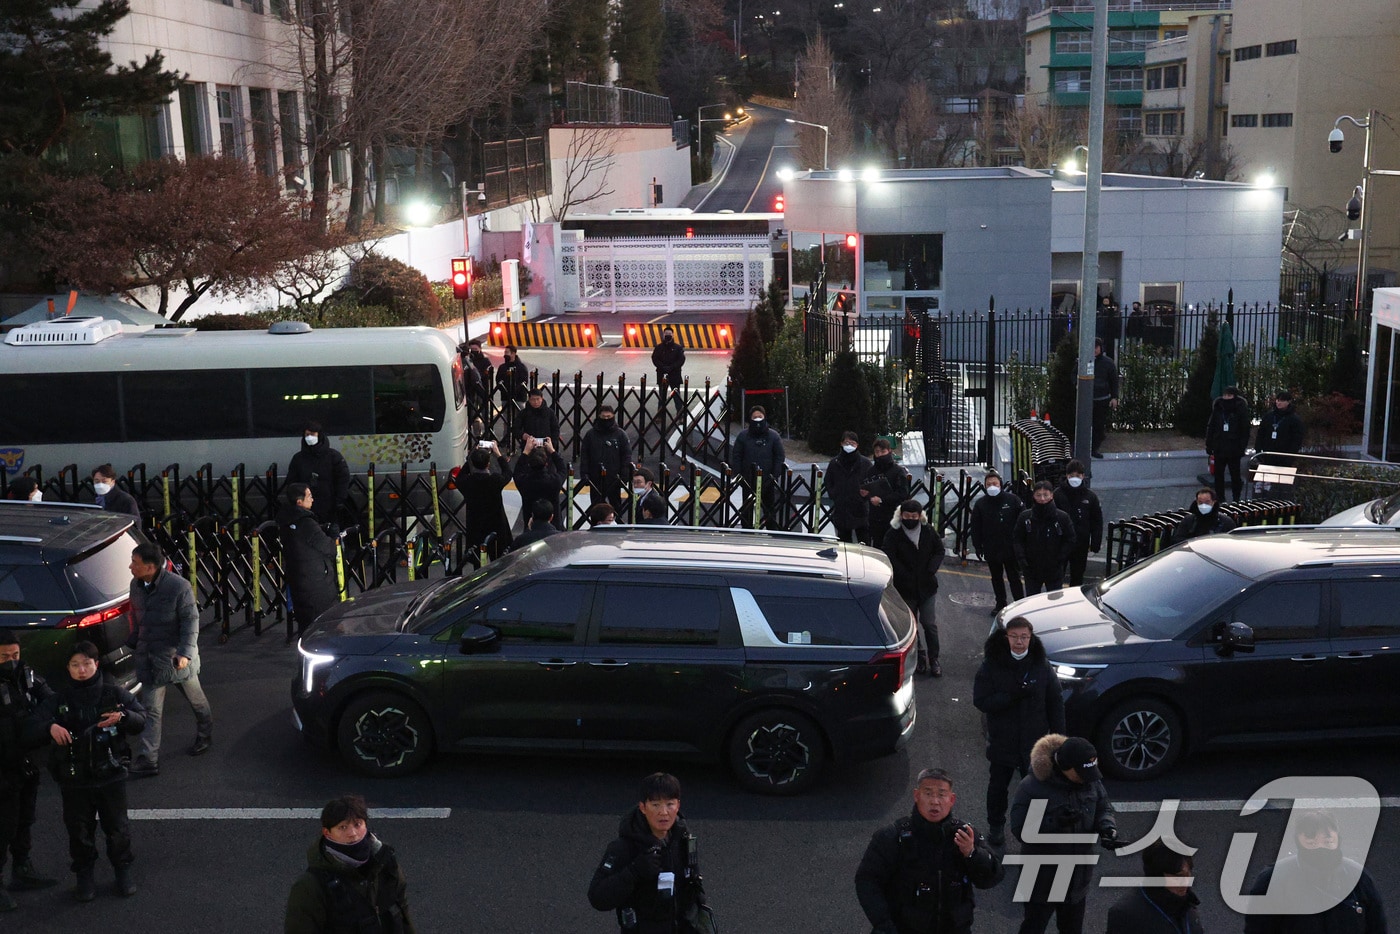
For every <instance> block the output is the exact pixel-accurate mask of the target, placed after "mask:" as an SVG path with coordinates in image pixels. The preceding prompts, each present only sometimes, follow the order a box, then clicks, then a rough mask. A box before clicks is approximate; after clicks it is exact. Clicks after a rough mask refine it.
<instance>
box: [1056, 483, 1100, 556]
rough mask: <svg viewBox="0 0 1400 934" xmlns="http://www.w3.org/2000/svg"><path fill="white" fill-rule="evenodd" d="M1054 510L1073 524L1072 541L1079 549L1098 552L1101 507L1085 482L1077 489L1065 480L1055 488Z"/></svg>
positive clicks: (1095, 495)
mask: <svg viewBox="0 0 1400 934" xmlns="http://www.w3.org/2000/svg"><path fill="white" fill-rule="evenodd" d="M1055 508H1056V509H1059V510H1060V511H1062V512H1063V513H1064V514H1065V515H1067V516H1069V519H1070V521H1071V522H1073V523H1074V540H1075V544H1076V545H1077V546H1078V547H1080V548H1087V549H1089V550H1090V551H1095V552H1096V551H1098V550H1099V547H1100V546H1101V545H1103V506H1102V505H1100V504H1099V495H1098V494H1097V493H1095V492H1094V491H1093V490H1091V489H1089V483H1088V481H1087V480H1086V481H1085V482H1084V483H1082V484H1080V486H1079V488H1078V489H1075V488H1074V487H1072V486H1070V485H1069V481H1068V480H1066V481H1065V482H1064V483H1061V484H1060V485H1059V486H1058V487H1056V488H1055Z"/></svg>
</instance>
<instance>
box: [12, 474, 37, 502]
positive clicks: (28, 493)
mask: <svg viewBox="0 0 1400 934" xmlns="http://www.w3.org/2000/svg"><path fill="white" fill-rule="evenodd" d="M7 498H8V499H12V500H19V501H22V502H29V503H41V502H43V500H44V491H43V490H41V489H39V482H38V481H37V480H35V479H34V478H33V477H16V478H15V479H14V481H13V482H12V483H11V484H10V492H9V496H8V497H7Z"/></svg>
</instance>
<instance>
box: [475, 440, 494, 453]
mask: <svg viewBox="0 0 1400 934" xmlns="http://www.w3.org/2000/svg"><path fill="white" fill-rule="evenodd" d="M476 446H477V447H479V448H485V449H486V450H488V451H489V450H491V442H490V441H478V442H477V443H476Z"/></svg>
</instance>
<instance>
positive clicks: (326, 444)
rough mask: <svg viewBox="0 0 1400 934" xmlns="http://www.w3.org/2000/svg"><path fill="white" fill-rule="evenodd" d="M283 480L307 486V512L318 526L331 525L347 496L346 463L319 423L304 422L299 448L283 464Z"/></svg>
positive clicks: (347, 478)
mask: <svg viewBox="0 0 1400 934" xmlns="http://www.w3.org/2000/svg"><path fill="white" fill-rule="evenodd" d="M287 482H288V483H305V484H306V485H307V486H309V487H311V493H312V495H313V497H314V498H315V505H313V506H312V507H311V511H312V512H313V513H315V515H316V518H317V519H318V520H319V521H320V522H321V524H322V525H331V526H334V525H335V523H336V510H337V509H338V508H340V506H341V505H342V504H343V503H344V502H345V499H346V497H348V496H349V495H350V465H349V464H347V463H346V462H345V458H344V456H342V455H341V453H340V452H339V451H337V450H336V449H335V448H333V447H331V439H330V438H328V437H326V433H325V432H324V431H322V430H321V423H320V422H307V423H306V425H305V427H304V429H303V431H302V437H301V450H300V451H297V452H296V453H295V454H293V455H292V460H291V463H289V464H288V465H287ZM335 531H339V529H335Z"/></svg>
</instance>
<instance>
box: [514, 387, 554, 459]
mask: <svg viewBox="0 0 1400 934" xmlns="http://www.w3.org/2000/svg"><path fill="white" fill-rule="evenodd" d="M531 441H534V442H535V443H536V444H543V443H544V442H546V441H548V442H549V443H550V445H551V446H552V449H553V450H558V449H559V448H560V447H561V446H562V443H561V442H560V440H559V416H558V415H557V414H555V411H554V409H553V408H551V407H550V405H549V403H548V402H545V401H544V390H543V389H541V388H540V387H539V386H531V387H530V391H529V393H528V394H527V395H526V396H525V408H523V409H521V410H520V414H519V415H517V416H516V417H515V443H516V445H517V447H518V448H519V449H520V450H521V451H528V450H529V449H530V442H531Z"/></svg>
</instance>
